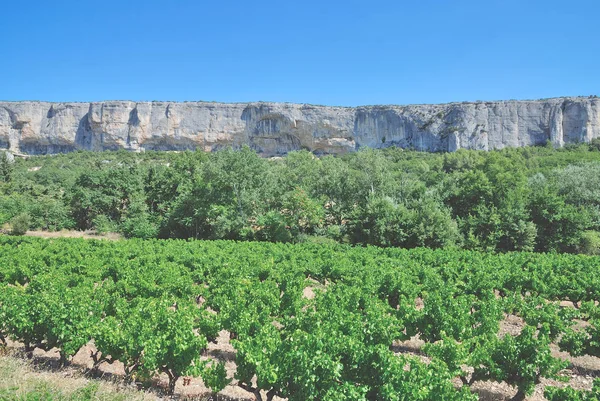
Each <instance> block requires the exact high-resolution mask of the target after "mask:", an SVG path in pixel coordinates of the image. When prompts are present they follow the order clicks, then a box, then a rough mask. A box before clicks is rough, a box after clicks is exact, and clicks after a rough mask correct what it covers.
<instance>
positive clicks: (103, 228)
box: [92, 214, 118, 235]
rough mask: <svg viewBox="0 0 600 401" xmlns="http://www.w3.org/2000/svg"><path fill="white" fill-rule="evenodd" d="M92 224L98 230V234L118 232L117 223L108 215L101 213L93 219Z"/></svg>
mask: <svg viewBox="0 0 600 401" xmlns="http://www.w3.org/2000/svg"><path fill="white" fill-rule="evenodd" d="M92 226H93V227H94V229H95V230H96V234H99V235H102V234H106V233H111V232H116V231H117V229H118V227H117V225H116V224H115V223H114V222H113V221H112V220H111V219H110V218H109V217H108V216H105V215H103V214H100V215H98V216H96V217H95V218H94V220H93V221H92Z"/></svg>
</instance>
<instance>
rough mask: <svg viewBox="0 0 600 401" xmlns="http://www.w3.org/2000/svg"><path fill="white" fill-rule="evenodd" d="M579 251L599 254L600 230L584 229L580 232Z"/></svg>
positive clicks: (587, 253)
mask: <svg viewBox="0 0 600 401" xmlns="http://www.w3.org/2000/svg"><path fill="white" fill-rule="evenodd" d="M578 251H579V253H583V254H586V255H600V232H598V231H585V232H583V233H582V234H581V243H580V244H579V247H578Z"/></svg>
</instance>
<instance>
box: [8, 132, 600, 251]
mask: <svg viewBox="0 0 600 401" xmlns="http://www.w3.org/2000/svg"><path fill="white" fill-rule="evenodd" d="M3 160H4V159H3ZM0 165H1V166H0V175H1V177H0V178H1V180H2V183H1V184H0V224H7V225H6V228H8V229H10V228H11V227H12V229H13V231H15V233H20V232H22V231H24V230H26V229H33V228H35V229H42V230H61V229H79V230H90V229H93V230H96V231H97V232H100V233H102V232H109V231H114V232H120V233H122V234H123V235H124V236H126V237H140V238H195V239H233V240H259V241H272V242H307V241H309V242H334V241H335V242H341V243H350V244H360V245H378V246H384V247H403V248H415V247H430V248H464V249H474V250H483V251H495V252H504V251H515V250H517V251H540V252H552V251H556V252H569V253H588V254H597V253H600V151H599V146H598V144H597V143H592V144H589V145H585V144H582V145H577V146H570V147H567V148H565V149H553V148H551V147H549V146H545V147H529V148H518V149H504V150H501V151H490V152H483V151H467V150H461V151H458V152H455V153H423V152H416V151H410V150H402V149H395V148H390V149H385V150H372V149H363V150H360V151H358V152H356V153H352V154H347V155H344V156H324V157H316V156H315V155H313V154H311V153H310V152H307V151H299V152H292V153H290V154H288V155H287V156H285V157H282V158H273V159H264V158H261V157H260V156H259V155H257V154H256V153H255V152H254V151H253V150H251V149H250V148H248V147H244V148H242V149H239V150H233V149H223V150H221V151H217V152H214V153H204V152H181V153H164V152H146V153H141V154H136V153H128V152H125V151H119V152H103V153H94V152H75V153H70V154H65V155H55V156H43V157H31V158H28V159H18V160H16V161H15V163H14V165H11V166H9V165H8V162H3V161H2V160H0ZM15 229H16V230H15Z"/></svg>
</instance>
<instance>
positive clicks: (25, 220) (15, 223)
mask: <svg viewBox="0 0 600 401" xmlns="http://www.w3.org/2000/svg"><path fill="white" fill-rule="evenodd" d="M30 226H31V217H29V215H28V214H25V213H22V214H20V215H18V216H15V217H13V218H12V219H11V220H10V227H11V229H10V234H11V235H24V234H25V233H26V232H27V230H29V227H30Z"/></svg>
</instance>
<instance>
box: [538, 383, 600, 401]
mask: <svg viewBox="0 0 600 401" xmlns="http://www.w3.org/2000/svg"><path fill="white" fill-rule="evenodd" d="M544 396H545V397H546V398H547V399H548V401H600V379H595V380H594V387H593V388H592V391H583V390H575V389H573V388H572V387H565V388H557V387H546V389H545V390H544Z"/></svg>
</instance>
